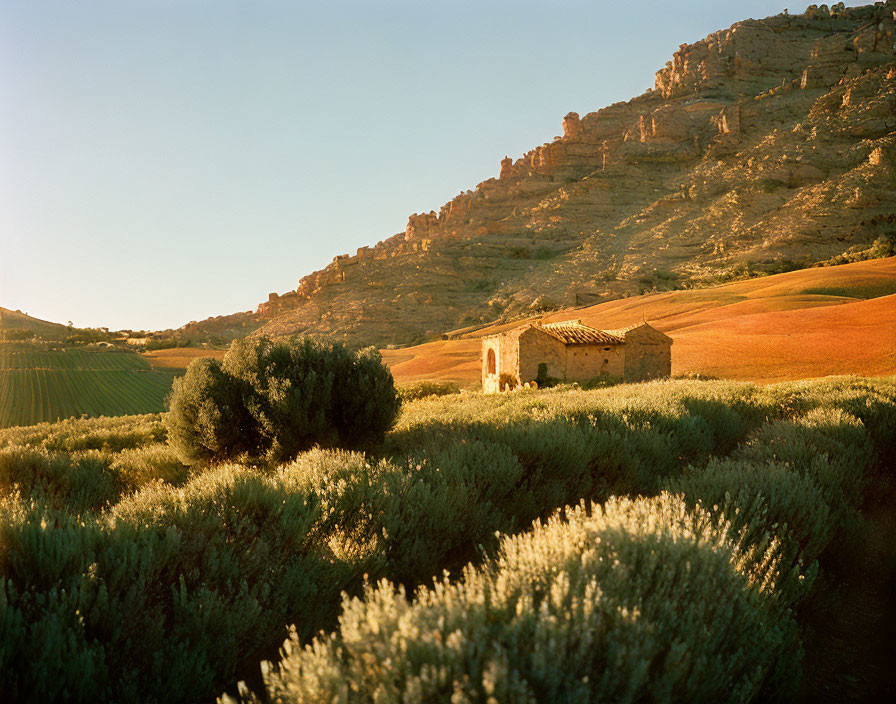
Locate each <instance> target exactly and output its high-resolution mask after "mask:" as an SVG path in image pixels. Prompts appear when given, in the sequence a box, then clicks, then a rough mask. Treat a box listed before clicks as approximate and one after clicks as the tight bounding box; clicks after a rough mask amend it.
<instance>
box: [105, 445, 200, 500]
mask: <svg viewBox="0 0 896 704" xmlns="http://www.w3.org/2000/svg"><path fill="white" fill-rule="evenodd" d="M110 468H111V469H112V471H114V472H116V473H117V474H118V477H119V479H120V481H121V483H122V484H123V485H124V486H126V487H127V488H128V489H130V490H135V489H139V488H141V487H142V486H144V485H146V484H149V483H151V482H155V481H161V482H164V483H166V484H173V485H175V486H178V485H180V484H183V483H184V482H185V481H186V480H187V478H188V477H189V474H190V468H189V466H188V465H186V464H184V463H183V462H182V461H181V458H180V455H179V454H178V452H177V451H176V450H175V449H174V448H172V447H171V446H170V445H161V444H157V445H146V446H144V447H139V448H135V449H132V450H123V451H122V452H120V453H118V454H117V455H116V456H115V459H114V460H113V461H112V464H111V465H110Z"/></svg>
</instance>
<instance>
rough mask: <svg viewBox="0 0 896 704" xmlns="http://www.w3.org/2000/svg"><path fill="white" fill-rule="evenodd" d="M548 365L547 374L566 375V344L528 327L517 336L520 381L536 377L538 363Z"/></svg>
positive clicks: (558, 377)
mask: <svg viewBox="0 0 896 704" xmlns="http://www.w3.org/2000/svg"><path fill="white" fill-rule="evenodd" d="M542 363H544V364H547V365H548V376H550V377H554V378H556V379H563V378H564V377H565V375H566V345H564V344H563V343H562V342H560V340H558V339H557V338H555V337H551V336H550V335H548V334H547V333H545V332H542V331H541V330H537V329H535V328H530V329H528V330H526V331H525V332H524V333H523V334H521V335H520V336H519V378H520V381H521V382H522V383H526V382H527V381H534V380H535V379H536V378H537V377H538V365H539V364H542Z"/></svg>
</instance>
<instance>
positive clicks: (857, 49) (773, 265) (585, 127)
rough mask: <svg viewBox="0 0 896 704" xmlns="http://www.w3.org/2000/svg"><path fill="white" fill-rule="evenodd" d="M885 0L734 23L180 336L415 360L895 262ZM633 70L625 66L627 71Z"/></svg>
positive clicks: (893, 66) (894, 67)
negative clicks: (611, 306)
mask: <svg viewBox="0 0 896 704" xmlns="http://www.w3.org/2000/svg"><path fill="white" fill-rule="evenodd" d="M894 12H896V0H889V2H887V3H879V4H877V5H873V6H865V7H857V8H843V7H842V5H841V4H838V5H836V6H834V8H833V9H832V10H828V9H827V7H826V6H822V7H821V8H820V9H818V8H815V7H814V6H812V7H811V8H810V9H809V10H807V12H806V13H804V14H801V15H789V14H787V13H786V12H785V13H783V14H780V15H777V16H774V17H769V18H766V19H762V20H753V19H749V20H744V21H742V22H738V23H737V24H735V25H733V26H732V27H731V28H729V29H727V30H723V31H720V32H716V33H714V34H711V35H709V36H708V37H706V38H705V39H702V40H700V41H698V42H696V43H694V44H683V45H682V46H681V48H680V50H679V51H678V52H676V53H675V55H674V56H673V57H672V60H671V61H670V62H668V63H667V65H666V66H665V67H664V68H662V69H661V70H660V71H658V72H657V74H656V79H655V88H653V89H652V90H649V91H647V92H646V93H644V94H643V95H640V96H638V97H636V98H634V99H632V100H630V101H628V102H624V103H617V104H614V105H611V106H609V107H606V108H603V109H601V110H598V111H597V112H593V113H589V114H587V115H585V116H584V117H581V118H580V117H579V116H578V115H577V114H575V113H570V114H568V115H567V116H566V117H565V118H564V119H563V134H562V135H561V136H558V137H555V138H554V139H553V141H551V142H548V143H546V144H544V145H542V146H539V147H536V148H535V149H533V150H532V151H530V152H528V153H526V154H524V155H523V156H522V157H519V158H517V159H510V158H507V159H505V160H504V161H502V163H501V165H500V173H499V175H498V177H497V178H489V179H487V180H485V181H483V182H482V183H480V184H479V185H478V186H476V188H475V189H473V190H469V191H466V192H465V193H461V194H460V195H458V196H457V197H456V198H454V199H453V200H451V201H450V202H449V203H447V204H445V205H444V206H443V207H442V208H441V209H440V211H439V212H438V213H435V212H430V213H424V214H415V215H412V216H411V217H410V218H409V221H408V225H407V228H406V230H405V231H404V232H402V233H399V234H397V235H394V236H392V237H389V238H387V239H385V240H383V241H382V242H379V243H377V244H376V245H375V246H371V247H363V248H361V249H359V250H358V252H357V253H356V254H354V255H351V256H350V255H340V256H338V257H336V259H335V260H334V261H333V263H332V264H330V265H329V266H328V267H326V268H325V269H324V270H322V271H318V272H315V273H313V274H310V275H308V276H306V277H304V278H303V279H302V280H301V281H300V282H299V285H298V287H297V289H296V290H295V291H290V292H287V293H285V294H283V295H279V294H277V293H272V294H271V295H270V297H269V300H268V301H267V302H265V303H263V304H261V305H260V306H259V308H258V311H257V312H256V313H243V314H236V315H235V316H227V317H226V320H223V321H222V320H221V319H211V320H209V321H206V322H205V323H196V324H191V330H192V331H193V332H194V333H196V332H199V331H201V330H202V329H203V325H208V326H212V327H216V328H220V327H221V326H222V324H225V323H226V327H227V328H228V329H231V330H245V331H246V332H249V331H250V330H251V329H253V328H255V327H256V326H257V325H259V324H260V325H261V327H260V328H259V329H258V331H257V334H267V335H273V336H277V335H285V334H291V333H296V332H307V333H315V334H320V335H325V336H329V337H331V338H334V339H345V340H347V341H349V342H352V343H356V344H378V345H380V346H385V345H387V344H408V343H413V342H421V341H424V340H426V339H432V338H434V337H436V336H437V335H438V334H439V333H440V332H442V331H443V330H448V329H452V328H458V327H461V326H464V325H474V324H481V323H482V322H485V321H489V320H495V319H496V318H500V319H505V320H513V319H517V318H519V317H521V316H524V315H526V314H528V313H531V312H533V311H549V310H554V309H557V308H561V307H565V306H569V305H583V304H587V303H597V302H601V301H605V300H611V299H615V298H620V297H623V296H626V295H633V294H639V293H645V292H650V291H664V290H676V289H683V288H692V287H695V286H704V285H707V284H712V283H717V282H721V281H726V280H736V279H743V278H747V277H749V276H751V275H755V274H759V273H775V272H782V271H788V270H793V269H799V268H804V267H807V266H810V265H813V264H817V263H821V262H841V261H856V260H861V259H866V258H871V257H876V256H887V255H889V254H893V253H894V242H896V186H894V184H896V56H894V49H893V46H894V42H896V21H894V18H893V16H894ZM624 58H625V57H620V60H624Z"/></svg>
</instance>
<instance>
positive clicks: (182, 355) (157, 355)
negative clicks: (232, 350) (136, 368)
mask: <svg viewBox="0 0 896 704" xmlns="http://www.w3.org/2000/svg"><path fill="white" fill-rule="evenodd" d="M226 352H227V350H208V349H202V348H200V347H174V348H172V349H168V350H153V351H152V352H146V353H144V354H143V355H142V357H143V359H145V360H146V361H147V362H149V364H150V366H151V367H152V368H153V369H160V370H164V371H171V372H183V371H185V370H186V368H187V367H188V366H189V365H190V362H192V361H193V360H194V359H203V358H205V357H213V358H214V359H223V358H224V355H225V354H226Z"/></svg>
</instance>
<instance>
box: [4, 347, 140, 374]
mask: <svg viewBox="0 0 896 704" xmlns="http://www.w3.org/2000/svg"><path fill="white" fill-rule="evenodd" d="M25 369H58V370H63V371H65V370H72V371H114V370H129V369H132V370H149V369H150V365H149V362H147V361H146V360H145V359H143V358H142V357H141V356H139V355H137V354H134V353H133V352H120V351H114V350H112V351H107V350H93V349H82V348H72V347H58V348H54V347H47V346H43V345H29V344H16V343H7V344H2V345H0V370H25Z"/></svg>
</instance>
